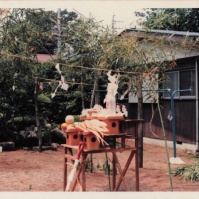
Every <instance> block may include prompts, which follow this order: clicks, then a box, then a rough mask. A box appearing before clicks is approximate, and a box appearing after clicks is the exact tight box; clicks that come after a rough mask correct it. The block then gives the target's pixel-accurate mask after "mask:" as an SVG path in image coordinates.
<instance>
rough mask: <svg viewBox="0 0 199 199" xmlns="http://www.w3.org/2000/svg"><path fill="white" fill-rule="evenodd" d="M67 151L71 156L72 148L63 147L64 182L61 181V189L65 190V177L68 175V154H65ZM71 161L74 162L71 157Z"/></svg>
mask: <svg viewBox="0 0 199 199" xmlns="http://www.w3.org/2000/svg"><path fill="white" fill-rule="evenodd" d="M68 152H69V154H70V155H71V156H73V152H72V149H69V148H66V147H64V180H63V181H64V183H63V191H65V190H66V185H67V178H68V175H67V172H68V171H67V170H68V164H67V163H68V158H67V157H69V156H66V155H67V154H68ZM71 161H72V162H74V160H72V159H71Z"/></svg>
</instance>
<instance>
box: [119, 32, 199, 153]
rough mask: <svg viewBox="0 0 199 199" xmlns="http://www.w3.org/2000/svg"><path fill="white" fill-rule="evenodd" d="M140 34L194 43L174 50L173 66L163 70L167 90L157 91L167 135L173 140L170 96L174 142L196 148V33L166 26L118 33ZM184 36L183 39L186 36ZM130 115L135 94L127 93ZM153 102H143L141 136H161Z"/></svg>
mask: <svg viewBox="0 0 199 199" xmlns="http://www.w3.org/2000/svg"><path fill="white" fill-rule="evenodd" d="M143 34H148V35H150V36H153V37H162V36H164V37H167V38H169V39H170V41H172V42H183V41H188V42H190V43H192V44H194V45H191V47H185V48H182V49H181V50H180V51H178V52H176V54H175V60H176V66H175V67H174V68H172V69H170V70H168V71H166V74H167V75H168V76H169V77H170V80H169V81H168V82H167V83H165V84H164V85H163V88H169V89H170V92H161V90H160V92H158V95H159V99H160V102H161V106H162V107H163V109H162V116H163V120H164V125H165V131H166V136H167V139H168V140H172V118H171V111H172V110H171V109H172V108H171V100H172V99H171V98H172V97H173V100H174V107H175V108H174V113H175V133H176V142H177V143H178V144H181V143H189V144H195V145H196V150H197V151H199V130H198V129H199V124H198V123H199V122H198V112H199V104H198V92H199V85H198V76H199V72H198V71H199V46H197V42H196V41H198V38H199V33H195V32H189V33H187V32H182V31H167V30H145V29H133V28H132V29H126V30H125V31H123V32H122V33H121V35H125V36H128V37H131V36H136V37H138V38H141V37H142V36H143ZM185 39H186V40H185ZM169 93H170V94H172V93H173V95H172V96H171V95H170V94H169ZM128 106H129V117H130V118H137V101H136V98H135V96H133V97H132V96H129V104H128ZM156 108H157V105H156V104H155V103H148V102H145V101H144V102H143V113H144V118H143V119H144V120H145V124H144V127H143V134H144V137H148V138H154V139H164V138H163V133H162V127H161V122H160V119H159V114H158V112H157V111H155V109H156Z"/></svg>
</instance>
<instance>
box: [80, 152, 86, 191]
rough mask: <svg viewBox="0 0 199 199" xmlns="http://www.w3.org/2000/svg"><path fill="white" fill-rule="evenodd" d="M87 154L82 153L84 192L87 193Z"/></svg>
mask: <svg viewBox="0 0 199 199" xmlns="http://www.w3.org/2000/svg"><path fill="white" fill-rule="evenodd" d="M87 155H88V154H86V153H82V163H81V168H82V191H86V164H85V162H86V158H87Z"/></svg>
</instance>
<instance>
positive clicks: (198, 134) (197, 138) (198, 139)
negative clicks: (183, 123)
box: [195, 58, 199, 152]
mask: <svg viewBox="0 0 199 199" xmlns="http://www.w3.org/2000/svg"><path fill="white" fill-rule="evenodd" d="M198 60H199V58H197V59H196V64H195V71H196V74H195V77H196V146H197V149H196V152H199V133H198Z"/></svg>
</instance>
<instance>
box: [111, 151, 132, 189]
mask: <svg viewBox="0 0 199 199" xmlns="http://www.w3.org/2000/svg"><path fill="white" fill-rule="evenodd" d="M113 156H114V159H115V165H116V166H117V168H118V171H119V173H120V176H121V177H122V182H123V183H124V187H125V191H128V186H127V183H126V180H125V177H124V176H122V168H121V165H120V163H119V160H118V158H117V155H116V153H115V152H113Z"/></svg>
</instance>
